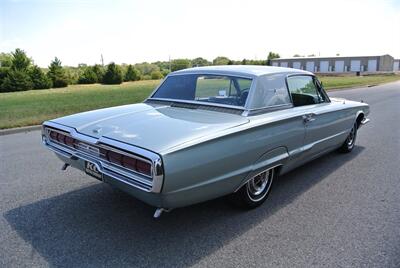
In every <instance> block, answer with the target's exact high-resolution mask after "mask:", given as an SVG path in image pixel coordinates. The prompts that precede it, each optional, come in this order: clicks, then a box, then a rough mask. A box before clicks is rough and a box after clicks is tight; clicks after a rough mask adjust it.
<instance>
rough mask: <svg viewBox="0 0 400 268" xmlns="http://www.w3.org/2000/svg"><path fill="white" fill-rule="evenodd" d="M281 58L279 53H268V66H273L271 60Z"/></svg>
mask: <svg viewBox="0 0 400 268" xmlns="http://www.w3.org/2000/svg"><path fill="white" fill-rule="evenodd" d="M280 57H281V56H279V54H278V53H274V52H272V51H270V52H269V53H268V57H267V65H271V60H273V59H279V58H280Z"/></svg>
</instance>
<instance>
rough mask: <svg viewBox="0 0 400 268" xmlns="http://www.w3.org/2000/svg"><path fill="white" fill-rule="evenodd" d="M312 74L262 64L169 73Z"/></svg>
mask: <svg viewBox="0 0 400 268" xmlns="http://www.w3.org/2000/svg"><path fill="white" fill-rule="evenodd" d="M277 73H284V74H293V73H300V74H312V73H310V72H307V71H303V70H299V69H293V68H284V67H276V66H263V65H218V66H204V67H194V68H189V69H183V70H179V71H176V72H172V73H170V74H169V75H181V74H222V75H234V76H245V77H258V76H263V75H268V74H277Z"/></svg>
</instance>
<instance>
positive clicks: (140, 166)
mask: <svg viewBox="0 0 400 268" xmlns="http://www.w3.org/2000/svg"><path fill="white" fill-rule="evenodd" d="M136 170H137V172H140V173H143V174H146V175H149V176H151V165H150V164H149V163H147V162H144V161H142V160H136Z"/></svg>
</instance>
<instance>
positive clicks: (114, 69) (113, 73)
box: [103, 62, 122, 85]
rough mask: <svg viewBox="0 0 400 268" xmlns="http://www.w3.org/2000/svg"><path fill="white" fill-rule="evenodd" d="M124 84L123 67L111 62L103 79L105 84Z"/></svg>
mask: <svg viewBox="0 0 400 268" xmlns="http://www.w3.org/2000/svg"><path fill="white" fill-rule="evenodd" d="M121 83H122V70H121V67H120V66H118V65H116V64H115V63H114V62H111V63H110V64H108V66H107V71H106V73H105V74H104V77H103V84H109V85H112V84H121Z"/></svg>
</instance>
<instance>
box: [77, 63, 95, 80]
mask: <svg viewBox="0 0 400 268" xmlns="http://www.w3.org/2000/svg"><path fill="white" fill-rule="evenodd" d="M94 83H97V75H96V73H95V72H94V71H93V68H92V67H90V66H89V67H86V69H85V71H83V74H82V75H81V76H80V77H79V79H78V84H94Z"/></svg>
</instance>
